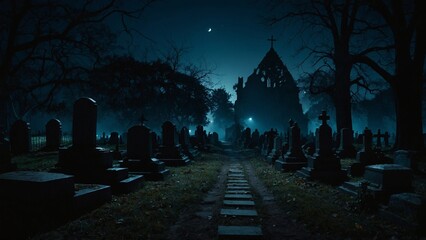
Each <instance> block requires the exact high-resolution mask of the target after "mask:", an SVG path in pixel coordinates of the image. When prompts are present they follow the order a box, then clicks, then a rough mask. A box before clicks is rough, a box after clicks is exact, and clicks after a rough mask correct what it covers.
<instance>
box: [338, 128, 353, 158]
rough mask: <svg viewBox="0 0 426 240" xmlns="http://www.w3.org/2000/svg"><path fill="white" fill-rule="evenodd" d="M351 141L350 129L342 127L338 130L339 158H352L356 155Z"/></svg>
mask: <svg viewBox="0 0 426 240" xmlns="http://www.w3.org/2000/svg"><path fill="white" fill-rule="evenodd" d="M352 143H353V137H352V130H351V129H349V128H342V129H341V130H340V144H339V149H338V150H337V155H338V156H339V157H340V158H354V157H355V156H356V150H355V147H354V145H353V144H352Z"/></svg>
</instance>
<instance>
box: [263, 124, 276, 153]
mask: <svg viewBox="0 0 426 240" xmlns="http://www.w3.org/2000/svg"><path fill="white" fill-rule="evenodd" d="M276 135H277V133H276V132H275V131H274V129H272V128H271V130H270V131H269V132H267V133H266V141H267V151H266V156H265V157H267V155H269V154H270V153H271V152H272V149H274V139H275V136H276Z"/></svg>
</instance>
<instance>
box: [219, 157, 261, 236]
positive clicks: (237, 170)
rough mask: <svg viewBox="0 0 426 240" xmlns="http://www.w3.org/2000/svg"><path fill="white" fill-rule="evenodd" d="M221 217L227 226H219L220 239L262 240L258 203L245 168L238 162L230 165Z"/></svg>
mask: <svg viewBox="0 0 426 240" xmlns="http://www.w3.org/2000/svg"><path fill="white" fill-rule="evenodd" d="M220 215H221V216H220V217H221V218H223V221H221V222H222V223H225V224H222V225H219V226H218V237H219V239H262V236H263V233H262V228H261V226H260V225H258V222H259V220H258V214H257V211H256V202H255V201H254V198H253V194H252V192H251V187H250V184H249V182H248V181H247V179H246V175H245V173H244V168H243V166H242V165H241V164H240V163H238V162H236V163H233V164H231V165H230V168H229V171H228V178H227V188H226V191H225V195H224V198H223V204H222V209H221V210H220ZM247 218H250V219H247ZM247 223H253V224H250V225H247Z"/></svg>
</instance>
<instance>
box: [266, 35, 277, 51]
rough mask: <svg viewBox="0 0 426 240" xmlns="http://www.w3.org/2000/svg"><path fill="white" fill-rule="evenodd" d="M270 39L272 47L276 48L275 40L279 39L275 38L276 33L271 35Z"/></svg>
mask: <svg viewBox="0 0 426 240" xmlns="http://www.w3.org/2000/svg"><path fill="white" fill-rule="evenodd" d="M268 41H270V42H271V48H274V42H275V41H277V39H275V38H274V35H271V38H268Z"/></svg>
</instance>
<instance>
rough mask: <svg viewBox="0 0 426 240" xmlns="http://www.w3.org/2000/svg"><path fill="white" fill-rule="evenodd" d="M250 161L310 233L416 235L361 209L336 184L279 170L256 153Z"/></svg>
mask: <svg viewBox="0 0 426 240" xmlns="http://www.w3.org/2000/svg"><path fill="white" fill-rule="evenodd" d="M251 163H252V164H253V167H254V169H256V174H257V175H258V177H259V178H260V179H261V180H262V181H263V182H264V183H265V185H266V186H267V188H268V189H269V190H270V191H271V192H272V193H273V194H274V196H275V199H276V200H277V201H278V203H279V204H280V206H281V207H282V208H283V209H284V211H286V212H287V213H288V214H289V215H290V216H291V217H293V218H295V219H297V220H298V221H299V222H303V223H305V224H306V225H307V228H308V229H309V230H310V231H311V232H313V233H319V234H321V235H323V236H326V238H336V239H345V238H351V239H389V238H391V237H397V238H398V239H417V236H415V235H414V234H415V233H412V232H409V231H407V230H406V229H404V228H402V227H399V226H397V225H395V224H393V223H390V222H387V221H384V220H383V219H381V218H379V216H377V215H376V214H375V213H367V212H364V211H361V210H360V209H359V205H358V204H357V201H358V199H357V198H356V197H351V196H349V195H347V194H344V193H341V192H340V191H339V190H337V188H336V187H333V186H329V185H326V184H323V183H319V182H315V181H305V180H304V179H302V178H300V177H298V176H296V175H295V173H281V172H279V171H276V170H275V169H274V168H272V167H271V166H269V165H267V164H266V163H265V162H264V161H263V160H261V159H260V158H258V157H255V158H251Z"/></svg>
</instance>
